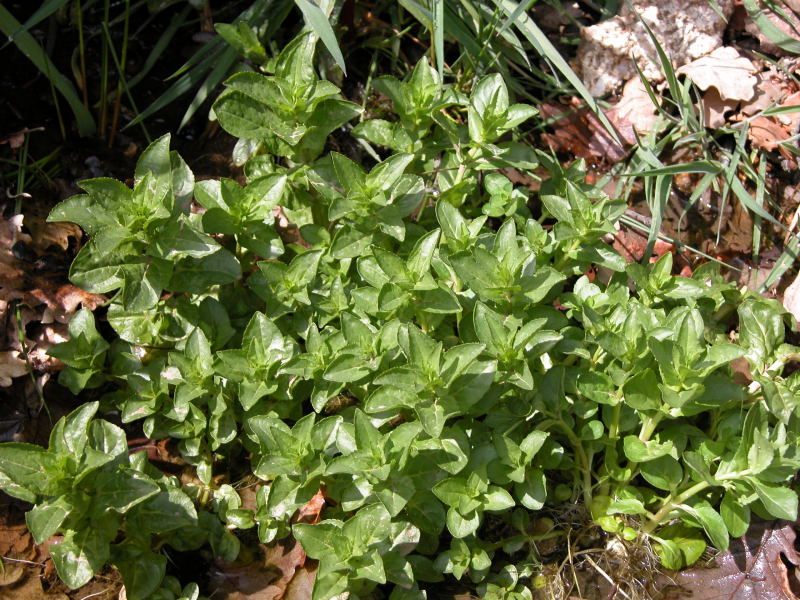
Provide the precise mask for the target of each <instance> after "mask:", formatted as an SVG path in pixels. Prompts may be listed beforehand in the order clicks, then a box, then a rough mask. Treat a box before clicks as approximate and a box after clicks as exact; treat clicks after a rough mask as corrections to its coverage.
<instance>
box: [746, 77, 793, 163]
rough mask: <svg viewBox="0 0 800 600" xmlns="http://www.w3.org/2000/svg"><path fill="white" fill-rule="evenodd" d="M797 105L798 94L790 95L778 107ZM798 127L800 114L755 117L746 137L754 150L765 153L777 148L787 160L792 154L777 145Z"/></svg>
mask: <svg viewBox="0 0 800 600" xmlns="http://www.w3.org/2000/svg"><path fill="white" fill-rule="evenodd" d="M798 105H800V92H795V93H794V94H791V95H790V96H788V97H787V98H786V99H784V101H783V102H781V104H780V106H798ZM798 126H800V112H795V113H786V114H782V115H774V116H771V117H763V116H762V117H756V118H755V119H753V120H752V121H750V128H749V129H748V131H747V136H748V138H749V139H750V142H751V143H752V144H753V145H754V146H755V147H756V148H761V149H763V150H766V151H767V152H772V151H773V150H775V149H776V148H777V149H779V150H780V153H781V155H782V156H783V157H784V158H787V159H789V158H792V154H791V153H790V152H789V151H788V150H786V149H785V148H781V147H780V145H779V144H780V143H781V142H783V141H784V140H787V139H789V138H790V137H792V136H793V135H795V134H796V133H797V131H798Z"/></svg>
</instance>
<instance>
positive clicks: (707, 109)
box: [701, 87, 739, 129]
mask: <svg viewBox="0 0 800 600" xmlns="http://www.w3.org/2000/svg"><path fill="white" fill-rule="evenodd" d="M738 105H739V101H738V100H723V99H722V97H721V96H720V95H719V91H718V90H717V88H715V87H710V88H708V89H707V90H706V91H705V93H704V94H703V101H702V104H701V108H702V111H703V122H704V123H705V126H706V127H709V128H711V129H719V128H720V127H722V126H723V125H724V124H725V121H726V119H725V114H726V113H729V112H731V111H732V110H734V109H735V108H736V107H737V106H738Z"/></svg>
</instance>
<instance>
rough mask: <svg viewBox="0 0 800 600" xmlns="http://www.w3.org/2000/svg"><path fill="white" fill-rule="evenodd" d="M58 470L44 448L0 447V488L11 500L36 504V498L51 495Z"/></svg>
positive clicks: (7, 444) (53, 457)
mask: <svg viewBox="0 0 800 600" xmlns="http://www.w3.org/2000/svg"><path fill="white" fill-rule="evenodd" d="M60 469H61V466H60V465H59V462H58V461H57V459H56V457H55V455H53V454H51V453H50V452H48V451H47V450H45V449H44V448H41V447H39V446H34V445H33V444H25V443H22V442H8V443H5V444H0V484H2V485H0V487H2V489H3V490H4V491H5V492H6V493H7V494H10V495H11V496H14V497H16V498H20V499H21V500H25V501H26V502H36V500H37V495H38V494H48V493H49V492H51V491H55V489H54V483H55V481H54V480H56V479H57V478H58V477H59V476H60V475H61V473H60Z"/></svg>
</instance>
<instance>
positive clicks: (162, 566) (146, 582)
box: [113, 542, 167, 600]
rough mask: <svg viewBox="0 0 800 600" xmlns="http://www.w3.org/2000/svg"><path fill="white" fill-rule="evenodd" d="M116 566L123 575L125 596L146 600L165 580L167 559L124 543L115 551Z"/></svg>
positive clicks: (145, 549)
mask: <svg viewBox="0 0 800 600" xmlns="http://www.w3.org/2000/svg"><path fill="white" fill-rule="evenodd" d="M113 561H114V565H115V566H116V567H117V568H118V569H119V570H120V573H121V574H122V581H123V583H124V584H125V594H126V597H127V598H129V599H130V600H145V599H146V598H149V597H150V595H151V594H152V593H153V592H154V591H156V590H157V589H158V588H159V587H160V584H161V580H162V579H164V574H165V573H166V569H167V557H166V556H164V555H163V554H156V553H155V552H152V551H151V550H150V549H149V548H143V547H141V546H137V545H136V544H134V543H133V542H123V543H122V544H119V545H117V546H114V549H113Z"/></svg>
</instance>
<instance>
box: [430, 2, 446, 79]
mask: <svg viewBox="0 0 800 600" xmlns="http://www.w3.org/2000/svg"><path fill="white" fill-rule="evenodd" d="M433 55H434V58H435V59H436V70H437V71H439V81H444V0H433Z"/></svg>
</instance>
